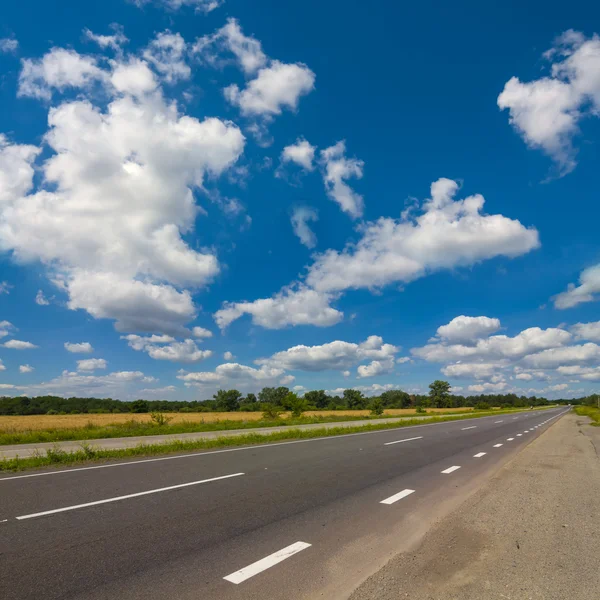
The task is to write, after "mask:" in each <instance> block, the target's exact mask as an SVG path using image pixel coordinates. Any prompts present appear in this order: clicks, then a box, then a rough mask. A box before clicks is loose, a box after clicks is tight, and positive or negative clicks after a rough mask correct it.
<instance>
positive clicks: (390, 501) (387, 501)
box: [379, 489, 415, 504]
mask: <svg viewBox="0 0 600 600" xmlns="http://www.w3.org/2000/svg"><path fill="white" fill-rule="evenodd" d="M414 493H415V490H409V489H406V490H402V491H401V492H398V493H397V494H394V495H393V496H390V497H389V498H386V499H385V500H382V501H381V502H380V503H379V504H394V502H398V500H402V498H406V496H410V495H411V494H414Z"/></svg>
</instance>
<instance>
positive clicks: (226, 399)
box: [213, 390, 242, 412]
mask: <svg viewBox="0 0 600 600" xmlns="http://www.w3.org/2000/svg"><path fill="white" fill-rule="evenodd" d="M241 397H242V394H241V393H240V392H238V391H237V390H219V391H218V392H217V393H216V394H214V395H213V398H214V400H215V404H216V406H217V410H220V411H223V412H231V411H235V410H239V408H240V398H241Z"/></svg>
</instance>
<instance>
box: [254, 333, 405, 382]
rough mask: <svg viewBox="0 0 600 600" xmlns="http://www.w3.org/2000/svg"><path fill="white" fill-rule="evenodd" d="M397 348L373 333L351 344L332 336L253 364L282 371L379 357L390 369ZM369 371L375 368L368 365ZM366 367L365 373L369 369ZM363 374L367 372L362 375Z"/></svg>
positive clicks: (319, 368)
mask: <svg viewBox="0 0 600 600" xmlns="http://www.w3.org/2000/svg"><path fill="white" fill-rule="evenodd" d="M398 350H399V348H397V347H396V346H393V345H392V344H386V343H384V342H383V339H382V338H381V337H379V336H377V335H372V336H369V337H368V338H367V339H366V340H365V341H364V342H362V343H360V344H355V343H352V342H343V341H340V340H336V341H333V342H328V343H327V344H322V345H320V346H303V345H300V346H293V347H292V348H289V349H288V350H284V351H282V352H277V353H275V354H273V355H272V356H271V357H269V358H261V359H258V360H256V361H255V362H256V364H258V365H263V366H269V367H275V368H279V369H283V370H285V371H296V370H298V371H313V372H316V371H327V370H336V371H341V370H345V369H347V368H349V367H352V366H354V365H356V364H357V363H359V362H362V361H365V360H379V361H382V363H383V364H384V365H386V366H387V367H388V368H390V369H391V367H392V366H393V357H394V354H396V353H397V352H398ZM368 367H370V369H371V371H374V370H376V369H377V367H376V366H370V365H368ZM371 371H369V370H367V371H365V373H368V372H371ZM363 376H365V377H367V376H371V375H363Z"/></svg>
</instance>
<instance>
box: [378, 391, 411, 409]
mask: <svg viewBox="0 0 600 600" xmlns="http://www.w3.org/2000/svg"><path fill="white" fill-rule="evenodd" d="M381 402H382V403H383V405H384V406H385V407H386V408H408V407H409V406H410V396H409V395H408V394H407V393H406V392H403V391H402V390H389V391H387V392H383V394H381Z"/></svg>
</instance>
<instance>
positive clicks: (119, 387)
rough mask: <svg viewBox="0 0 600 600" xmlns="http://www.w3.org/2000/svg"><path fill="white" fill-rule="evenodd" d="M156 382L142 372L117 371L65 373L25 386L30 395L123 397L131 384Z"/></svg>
mask: <svg viewBox="0 0 600 600" xmlns="http://www.w3.org/2000/svg"><path fill="white" fill-rule="evenodd" d="M150 381H155V379H154V378H153V377H146V376H145V375H144V373H142V372H141V371H116V372H114V373H109V374H108V375H87V374H83V373H76V372H72V371H63V372H62V374H61V375H60V376H59V377H55V378H54V379H51V380H50V381H46V382H42V383H38V384H32V385H28V386H23V387H22V388H21V389H23V390H25V393H27V394H28V395H43V394H47V393H50V394H56V395H61V396H66V397H68V396H94V397H101V396H108V397H113V398H114V397H115V396H123V395H125V394H127V391H128V389H129V386H130V385H131V384H135V383H140V382H150Z"/></svg>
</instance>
